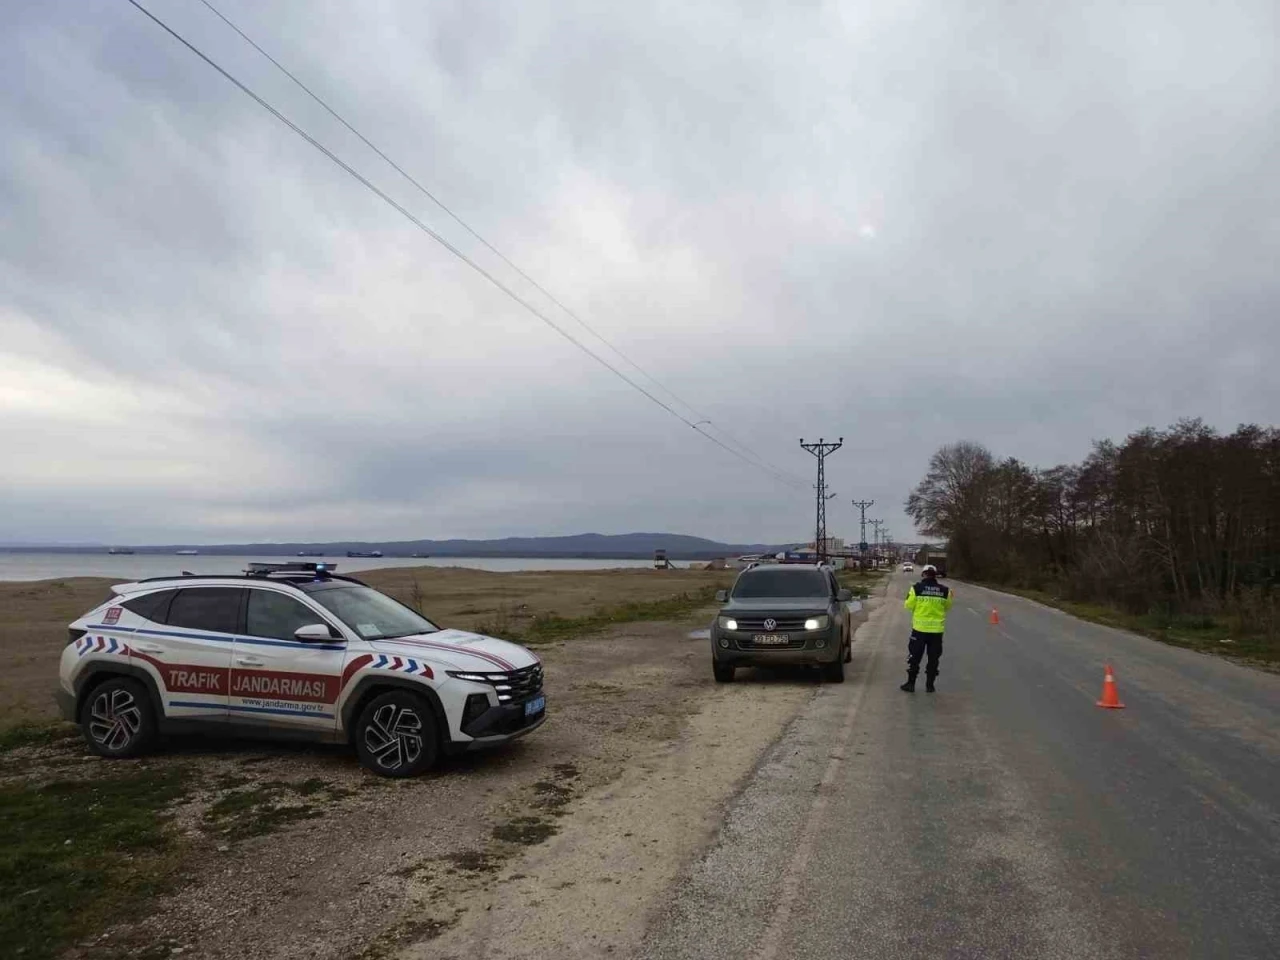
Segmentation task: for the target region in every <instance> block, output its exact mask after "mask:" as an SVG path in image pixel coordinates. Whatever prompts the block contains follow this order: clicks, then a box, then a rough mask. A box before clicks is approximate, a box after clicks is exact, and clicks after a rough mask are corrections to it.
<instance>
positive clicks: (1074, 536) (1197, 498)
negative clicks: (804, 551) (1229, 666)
mask: <svg viewBox="0 0 1280 960" xmlns="http://www.w3.org/2000/svg"><path fill="white" fill-rule="evenodd" d="M907 513H908V514H909V515H910V516H911V517H912V519H913V520H915V522H916V525H917V526H918V527H919V528H920V529H921V530H922V531H923V532H924V533H925V534H926V535H927V536H931V537H942V538H945V539H946V541H947V544H948V565H949V567H950V570H951V572H952V573H953V574H954V575H956V576H959V577H968V578H971V579H975V580H985V581H989V582H993V583H1000V584H1008V585H1011V586H1022V587H1029V588H1038V589H1052V590H1053V591H1055V592H1056V593H1057V594H1058V595H1060V596H1063V597H1065V598H1068V599H1074V600H1084V601H1093V602H1102V603H1106V604H1109V605H1113V606H1116V607H1119V608H1122V609H1124V610H1126V611H1128V612H1130V613H1134V614H1147V613H1156V612H1164V613H1167V614H1170V615H1183V614H1188V615H1202V616H1210V617H1213V616H1220V615H1226V616H1229V617H1231V618H1232V619H1233V620H1234V621H1235V622H1236V623H1237V624H1238V625H1242V626H1243V627H1244V628H1245V629H1247V630H1248V631H1250V632H1260V633H1261V634H1262V635H1264V636H1267V637H1268V638H1273V637H1275V636H1276V635H1277V633H1278V632H1280V429H1278V428H1275V427H1259V426H1255V425H1242V426H1240V427H1238V428H1237V429H1236V430H1235V431H1234V432H1233V433H1231V434H1229V435H1226V436H1223V435H1221V434H1219V433H1218V432H1217V431H1215V430H1213V429H1212V428H1211V427H1208V426H1206V425H1205V424H1204V423H1203V422H1202V421H1200V420H1183V421H1179V422H1178V423H1177V424H1175V425H1174V426H1172V427H1170V428H1168V429H1166V430H1155V429H1151V428H1148V429H1146V430H1142V431H1140V432H1138V433H1134V434H1132V435H1130V436H1129V437H1128V438H1126V439H1125V440H1124V441H1123V442H1121V443H1114V442H1112V441H1110V440H1103V441H1098V442H1095V443H1094V445H1093V449H1092V452H1090V454H1089V455H1088V456H1087V457H1086V458H1085V460H1084V461H1083V462H1082V463H1079V464H1062V465H1058V466H1054V467H1049V468H1038V467H1032V466H1029V465H1027V464H1025V463H1022V462H1021V461H1019V460H1017V459H1015V458H1012V457H1010V458H1008V459H1004V460H999V459H997V458H996V457H995V456H993V455H992V453H991V452H990V451H989V450H987V449H986V448H985V447H983V446H982V445H980V444H976V443H969V442H962V443H955V444H950V445H948V446H944V447H942V448H941V449H939V450H938V451H937V452H936V453H935V454H934V455H933V457H932V458H931V459H930V461H929V470H928V473H927V474H926V476H925V477H924V479H923V480H922V481H921V482H920V484H919V485H918V486H917V487H916V488H915V490H914V491H912V493H911V495H910V497H909V498H908V499H907Z"/></svg>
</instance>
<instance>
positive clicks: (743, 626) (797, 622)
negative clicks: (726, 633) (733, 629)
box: [735, 617, 809, 633]
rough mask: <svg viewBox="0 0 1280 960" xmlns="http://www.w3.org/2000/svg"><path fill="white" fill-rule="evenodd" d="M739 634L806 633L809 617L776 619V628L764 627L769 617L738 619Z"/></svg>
mask: <svg viewBox="0 0 1280 960" xmlns="http://www.w3.org/2000/svg"><path fill="white" fill-rule="evenodd" d="M735 619H737V621H738V630H739V632H745V633H797V632H803V631H804V622H805V621H806V620H808V619H809V618H808V617H776V618H774V621H775V623H774V626H772V627H766V626H765V625H764V622H765V620H767V619H769V618H767V617H737V618H735Z"/></svg>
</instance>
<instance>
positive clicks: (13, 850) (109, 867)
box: [0, 767, 188, 960]
mask: <svg viewBox="0 0 1280 960" xmlns="http://www.w3.org/2000/svg"><path fill="white" fill-rule="evenodd" d="M187 782H188V781H187V774H186V771H185V770H183V769H181V768H177V767H167V768H164V769H152V768H146V767H143V768H138V767H134V768H132V769H130V770H128V771H127V772H125V773H123V774H117V775H111V776H105V777H101V778H97V779H93V780H83V781H71V780H59V781H55V782H53V783H48V784H44V785H41V786H37V785H31V784H22V783H17V784H6V785H4V786H0V944H4V952H5V955H6V956H12V957H22V958H23V960H42V958H47V957H53V956H56V955H57V954H59V953H61V952H62V950H64V949H65V948H66V947H67V946H68V945H70V944H71V943H73V942H74V941H75V940H76V939H77V938H79V937H82V936H85V935H87V934H88V933H90V932H93V931H95V930H98V929H101V927H103V926H106V925H108V924H110V923H111V922H113V921H116V920H120V919H123V918H124V917H126V916H129V915H132V914H134V913H136V912H137V911H138V908H139V907H140V906H142V905H145V904H146V902H147V900H148V899H149V898H150V897H153V896H155V895H157V894H159V893H160V892H162V891H163V890H165V889H167V888H168V887H169V886H170V885H171V884H172V882H173V880H174V878H175V876H176V875H177V871H178V868H179V865H180V856H179V854H180V847H181V843H180V841H177V840H175V839H174V838H173V837H171V836H170V835H169V833H168V832H167V830H166V823H167V817H166V810H167V808H168V807H169V805H170V804H172V803H173V802H174V801H176V800H177V799H179V798H180V797H182V796H183V795H184V794H185V793H186V790H187Z"/></svg>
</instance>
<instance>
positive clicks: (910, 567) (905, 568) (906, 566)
mask: <svg viewBox="0 0 1280 960" xmlns="http://www.w3.org/2000/svg"><path fill="white" fill-rule="evenodd" d="M914 570H915V566H914V565H912V564H910V563H904V564H903V565H902V572H903V573H912V572H913V571H914Z"/></svg>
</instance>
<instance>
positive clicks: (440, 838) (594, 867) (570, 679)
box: [15, 611, 822, 960]
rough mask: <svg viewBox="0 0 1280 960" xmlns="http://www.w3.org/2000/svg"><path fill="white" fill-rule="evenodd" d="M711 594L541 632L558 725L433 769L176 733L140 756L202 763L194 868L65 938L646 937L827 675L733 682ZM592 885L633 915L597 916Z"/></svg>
mask: <svg viewBox="0 0 1280 960" xmlns="http://www.w3.org/2000/svg"><path fill="white" fill-rule="evenodd" d="M710 614H711V611H707V612H706V614H704V615H701V616H699V617H698V618H697V619H696V620H692V621H685V622H680V623H640V624H632V625H627V626H625V627H619V628H617V629H615V630H612V631H610V632H608V633H606V634H604V635H601V636H596V637H590V638H584V639H576V640H570V641H566V642H563V643H559V644H555V645H550V646H543V647H540V648H539V655H540V656H542V657H543V659H544V662H545V664H546V670H547V695H548V701H549V710H550V714H549V718H548V721H547V723H546V724H545V725H544V726H543V727H542V728H541V729H540V730H539V731H538V732H537V733H535V734H533V735H531V736H530V737H528V738H526V739H524V740H522V741H518V742H517V743H515V744H512V745H509V746H508V747H505V748H503V749H500V750H497V751H492V752H488V753H479V754H473V755H468V756H464V757H461V758H457V759H454V760H451V761H446V763H445V765H444V766H443V767H442V769H440V770H439V771H437V772H435V773H433V774H431V775H428V776H425V777H421V778H418V779H415V780H411V781H404V782H402V781H386V780H383V779H381V778H377V777H374V776H372V775H370V774H367V773H366V772H364V771H363V770H362V769H361V768H360V767H359V766H358V765H357V764H356V762H355V759H354V757H352V756H351V755H350V753H349V752H348V751H345V750H342V749H339V748H329V747H315V746H291V745H287V744H262V743H210V742H205V741H199V740H197V741H188V742H176V743H174V744H171V745H170V746H169V747H168V748H167V749H166V751H165V752H164V753H162V754H160V755H157V756H155V757H152V758H148V759H147V760H145V761H135V762H141V763H145V764H150V765H167V764H179V765H185V766H186V767H187V768H188V769H191V770H194V771H198V783H199V786H198V788H197V789H196V790H195V792H194V793H193V795H192V796H191V797H190V798H189V800H188V801H187V802H186V803H185V804H184V806H183V807H181V808H180V809H179V810H178V811H177V813H176V818H175V819H176V823H177V825H178V827H179V829H181V830H182V831H183V832H184V833H185V834H186V835H187V837H188V839H189V841H190V851H191V852H190V855H189V858H188V863H187V865H186V870H185V873H186V876H187V882H185V883H183V884H181V885H180V886H179V888H178V889H177V890H175V891H174V892H172V893H170V894H169V895H167V896H163V897H159V898H157V899H156V900H155V901H154V902H153V903H152V904H150V905H148V907H147V910H146V911H145V912H146V914H147V915H146V916H145V917H144V918H143V919H141V920H139V921H137V922H133V923H128V924H120V925H118V926H116V927H115V928H113V929H110V930H107V931H106V932H105V933H103V934H101V935H99V936H97V937H95V938H93V939H91V940H90V941H87V942H84V943H81V944H79V945H77V946H76V947H75V948H74V949H73V950H71V951H70V952H69V953H68V955H67V956H68V957H69V958H107V957H110V958H119V957H123V956H130V957H133V956H139V955H142V954H145V955H147V956H154V957H164V956H182V957H184V958H187V957H192V958H232V957H235V958H239V957H244V956H258V957H271V958H279V960H294V958H307V960H327V958H334V960H337V958H376V957H388V956H393V955H397V954H399V953H402V952H403V953H407V954H408V955H413V956H449V955H453V953H452V951H453V949H454V946H455V945H456V946H457V949H458V951H459V952H458V953H457V955H459V956H461V955H463V954H466V955H468V956H475V955H477V953H476V950H477V949H478V950H479V955H483V956H493V957H517V956H529V957H533V956H546V955H548V952H547V951H548V950H550V949H551V948H552V945H554V946H555V951H556V953H557V954H558V955H560V956H565V957H570V956H593V955H597V954H596V953H595V952H593V947H592V944H593V943H594V941H593V940H592V939H591V936H592V933H594V934H595V935H596V936H597V937H601V936H603V937H606V938H609V939H611V942H613V943H616V944H617V945H618V946H623V945H625V944H627V943H632V942H635V941H637V940H638V938H639V936H640V934H641V933H642V931H643V920H644V917H645V915H646V913H645V911H646V910H647V908H648V906H649V905H650V902H651V900H652V899H653V898H654V897H656V896H657V895H658V894H659V893H660V892H661V889H662V888H663V886H664V885H665V883H666V882H667V881H668V880H669V879H670V878H671V877H673V876H674V874H675V872H676V871H677V869H678V868H679V867H680V866H681V865H682V864H684V863H685V862H686V861H687V860H688V859H689V858H690V857H692V856H693V855H695V854H696V853H697V851H698V850H699V849H701V845H702V844H703V843H704V842H706V840H707V839H709V837H710V835H711V833H712V831H713V830H714V828H715V824H716V820H717V816H716V813H717V810H718V805H719V804H721V803H723V802H724V801H725V800H726V799H727V798H728V797H729V796H730V795H731V793H732V791H733V789H734V786H735V784H736V783H737V782H738V781H739V780H740V779H741V778H742V777H743V776H744V775H746V774H747V773H748V772H749V771H750V769H751V768H752V766H753V765H754V763H755V762H756V760H757V759H758V756H759V754H760V752H761V751H762V750H764V749H765V747H766V746H767V745H768V743H769V742H770V740H771V739H773V738H774V737H776V736H777V735H778V734H779V733H780V732H781V730H782V729H783V727H784V726H785V724H786V723H787V721H788V720H789V719H790V718H791V717H792V716H794V715H795V713H796V711H797V710H799V709H800V707H801V706H802V705H803V704H804V703H805V702H807V701H808V700H809V699H811V698H812V697H814V696H815V695H817V693H818V691H819V690H821V689H822V687H821V686H820V685H819V684H818V683H817V682H816V681H815V679H814V678H813V676H812V675H808V674H793V675H790V676H781V677H767V678H766V677H755V676H754V675H753V674H751V673H747V674H744V675H740V676H742V678H743V681H744V682H741V683H739V684H735V685H734V686H731V687H724V686H718V685H716V684H714V683H713V682H712V679H711V670H710V665H709V662H708V661H709V656H708V651H707V648H706V641H705V640H692V639H690V638H689V634H690V632H691V629H692V628H694V627H697V626H700V625H701V623H702V622H705V620H706V619H707V618H708V617H709V616H710ZM78 754H79V751H78V749H77V746H76V744H75V741H66V742H64V743H62V744H59V745H55V746H53V747H49V748H43V749H42V750H40V749H37V750H33V751H29V752H28V754H27V755H26V757H25V758H23V762H22V764H21V768H22V769H23V771H24V776H28V777H35V778H41V777H46V776H49V775H54V774H56V775H64V772H65V770H66V768H67V766H68V765H72V764H74V765H76V766H77V767H82V768H85V769H88V770H91V769H92V768H93V767H94V766H95V765H96V766H98V767H102V766H106V764H103V763H101V762H99V761H86V760H83V759H81V758H80V757H79V755H78ZM15 759H16V758H15ZM111 766H113V767H114V766H115V765H114V764H112V765H111ZM42 771H43V772H42ZM259 802H260V803H261V805H257V806H255V804H257V803H259ZM273 821H274V822H277V823H278V826H277V827H276V828H275V829H274V830H273V831H272V832H268V833H265V835H264V834H263V833H262V832H261V831H262V830H263V829H264V824H268V823H270V822H273ZM571 888H572V893H570V894H565V893H562V892H561V891H566V890H570V889H571ZM584 904H585V905H588V906H589V908H590V912H591V916H592V917H594V918H595V919H599V917H600V916H603V915H606V914H607V915H609V916H613V915H614V914H615V913H616V914H617V922H616V923H614V922H612V921H611V922H610V924H607V925H605V926H604V927H599V928H597V927H596V925H595V923H594V921H592V922H589V923H588V922H586V920H587V916H586V914H584V912H583V906H584ZM513 931H519V937H518V938H513ZM424 943H425V944H427V945H428V949H426V950H425V951H424V949H423V948H422V946H421V945H422V944H424ZM415 945H416V946H415ZM443 950H448V951H450V952H441V951H443Z"/></svg>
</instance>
